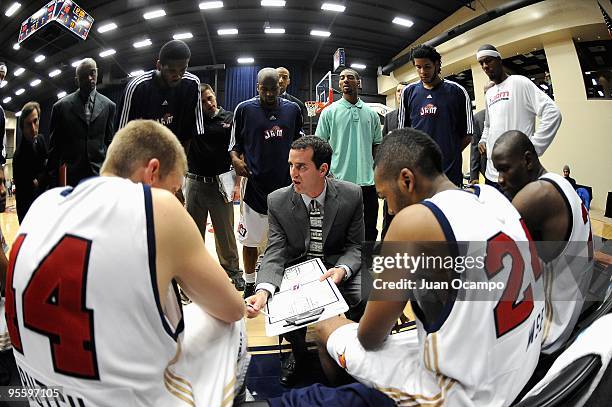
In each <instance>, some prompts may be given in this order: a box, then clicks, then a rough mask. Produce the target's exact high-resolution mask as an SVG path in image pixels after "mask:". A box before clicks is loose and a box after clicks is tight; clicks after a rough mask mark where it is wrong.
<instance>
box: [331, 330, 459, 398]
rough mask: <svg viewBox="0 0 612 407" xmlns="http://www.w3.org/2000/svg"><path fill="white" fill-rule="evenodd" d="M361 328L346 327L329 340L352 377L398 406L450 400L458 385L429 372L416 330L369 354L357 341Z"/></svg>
mask: <svg viewBox="0 0 612 407" xmlns="http://www.w3.org/2000/svg"><path fill="white" fill-rule="evenodd" d="M358 327H359V324H356V323H354V324H348V325H343V326H341V327H340V328H338V329H337V330H335V331H334V332H333V333H332V334H331V335H330V336H329V339H328V341H327V352H328V353H329V355H330V356H331V357H332V359H334V360H335V361H336V363H337V364H338V365H339V366H340V367H342V368H343V369H345V370H346V372H347V373H348V374H350V375H351V376H352V377H354V378H355V379H357V380H358V381H359V382H361V383H363V384H365V385H366V386H369V387H373V388H376V389H378V390H380V391H381V392H383V393H385V394H386V395H387V396H388V397H390V398H392V399H394V400H395V402H396V403H409V404H406V405H412V404H410V403H415V402H416V403H424V404H426V403H431V402H432V399H434V401H440V400H445V401H446V402H448V401H449V399H448V398H447V397H446V393H447V391H448V390H449V389H450V388H451V387H453V385H454V387H458V384H457V383H455V382H454V381H451V380H450V379H448V378H446V377H444V376H441V375H436V374H434V373H433V372H431V371H429V370H427V369H425V367H424V366H423V364H422V363H421V356H420V350H419V341H418V336H417V330H416V329H414V330H410V331H404V332H400V333H398V334H394V335H389V338H387V340H386V341H385V343H384V344H383V345H382V347H380V348H379V349H377V350H375V351H366V350H365V349H364V348H363V347H362V346H361V344H360V343H359V340H358V339H357V328H358ZM455 400H456V399H455ZM448 405H453V404H452V403H451V404H448Z"/></svg>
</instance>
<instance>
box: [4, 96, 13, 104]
mask: <svg viewBox="0 0 612 407" xmlns="http://www.w3.org/2000/svg"><path fill="white" fill-rule="evenodd" d="M12 99H13V98H12V97H10V96H7V97H5V98H4V99H2V103H4V104H7V103H8V102H10V101H11V100H12Z"/></svg>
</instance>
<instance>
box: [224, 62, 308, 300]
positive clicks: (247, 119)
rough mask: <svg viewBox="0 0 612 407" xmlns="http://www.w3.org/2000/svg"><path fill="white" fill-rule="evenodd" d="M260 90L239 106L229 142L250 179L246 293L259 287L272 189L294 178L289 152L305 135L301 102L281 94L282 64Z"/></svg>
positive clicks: (266, 71)
mask: <svg viewBox="0 0 612 407" xmlns="http://www.w3.org/2000/svg"><path fill="white" fill-rule="evenodd" d="M257 91H258V93H259V95H258V96H256V97H254V98H252V99H248V100H245V101H243V102H241V103H240V104H238V106H236V110H235V111H234V125H233V127H232V136H231V141H230V145H229V151H230V155H231V158H232V164H233V166H234V168H235V170H236V174H237V175H240V176H243V177H247V178H248V179H247V180H246V187H245V188H244V194H243V195H242V205H241V217H240V223H239V224H238V240H239V241H240V243H242V246H243V252H242V253H243V261H244V272H245V274H244V280H245V282H246V284H245V290H244V296H245V298H246V297H249V296H251V295H253V294H254V292H255V281H256V275H255V263H256V261H257V248H258V247H260V246H262V245H263V244H264V243H265V241H266V239H267V236H268V216H267V213H268V203H267V198H268V194H269V193H270V192H272V191H275V190H277V189H278V188H281V187H285V186H287V185H289V184H290V183H291V179H290V178H289V173H288V172H287V157H288V156H289V150H290V149H291V143H293V141H294V140H296V139H298V138H299V137H301V136H302V135H303V132H302V112H301V111H300V108H299V106H298V105H297V104H296V103H293V102H290V101H288V100H285V99H283V98H280V97H279V94H278V92H279V87H278V72H277V71H276V69H274V68H263V69H262V70H260V71H259V72H258V73H257Z"/></svg>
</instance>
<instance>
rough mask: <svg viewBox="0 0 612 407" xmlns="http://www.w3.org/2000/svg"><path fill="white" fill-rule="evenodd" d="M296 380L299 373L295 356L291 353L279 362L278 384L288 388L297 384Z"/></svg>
mask: <svg viewBox="0 0 612 407" xmlns="http://www.w3.org/2000/svg"><path fill="white" fill-rule="evenodd" d="M298 378H299V373H298V369H297V363H296V362H295V356H294V355H293V352H292V353H290V354H289V355H288V356H287V357H285V358H284V359H283V360H282V361H281V375H280V379H279V382H280V384H282V385H283V386H288V387H290V386H293V385H295V384H296V383H297V381H298Z"/></svg>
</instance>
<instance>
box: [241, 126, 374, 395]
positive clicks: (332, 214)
mask: <svg viewBox="0 0 612 407" xmlns="http://www.w3.org/2000/svg"><path fill="white" fill-rule="evenodd" d="M331 158H332V148H331V146H330V145H329V144H328V143H327V142H326V141H324V140H322V139H320V138H318V137H314V136H307V137H302V138H300V139H298V140H296V141H294V142H293V144H292V145H291V150H290V152H289V172H290V175H291V181H292V185H289V186H288V187H284V188H281V189H278V190H276V191H274V192H272V193H271V194H269V195H268V222H269V227H270V231H269V235H268V247H267V249H266V252H265V254H264V257H263V260H262V263H261V268H260V270H259V272H258V275H257V287H256V292H255V295H253V296H251V297H249V298H247V299H246V301H247V304H248V305H249V306H248V307H247V315H248V316H249V317H250V318H252V317H255V316H256V315H257V314H258V313H259V310H260V309H262V308H263V306H264V305H265V304H266V302H267V300H268V299H269V298H270V297H271V296H272V295H273V294H274V292H276V291H277V290H278V288H279V287H280V285H281V281H282V279H283V273H284V270H285V268H287V267H289V266H292V265H294V264H297V263H300V262H302V261H305V260H309V259H313V258H320V259H321V260H322V261H323V264H324V265H325V267H326V268H327V269H328V270H327V272H326V273H325V274H324V275H323V276H322V280H323V279H325V278H327V277H331V278H332V280H333V281H334V283H335V284H336V285H337V286H338V289H339V290H340V292H341V293H342V295H343V296H344V299H345V300H346V302H347V303H348V304H349V307H350V310H349V311H348V314H350V315H352V316H353V317H355V318H357V319H359V318H360V317H361V314H363V307H364V304H365V301H362V298H361V274H360V269H361V242H362V241H363V240H364V233H365V232H364V229H365V227H364V223H363V203H362V197H361V188H360V187H359V186H357V185H355V184H352V183H349V182H345V181H340V180H336V179H332V178H329V177H327V175H328V172H329V167H330V164H331ZM284 336H285V338H286V339H287V340H288V341H289V342H291V344H292V348H293V353H292V354H291V355H290V356H289V357H286V358H284V360H283V364H282V373H281V378H280V381H281V384H283V385H292V384H295V382H296V380H297V378H298V377H299V370H300V369H303V366H304V364H305V363H306V361H305V357H306V341H305V337H306V328H302V329H300V330H297V331H293V332H289V333H287V334H285V335H284Z"/></svg>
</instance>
